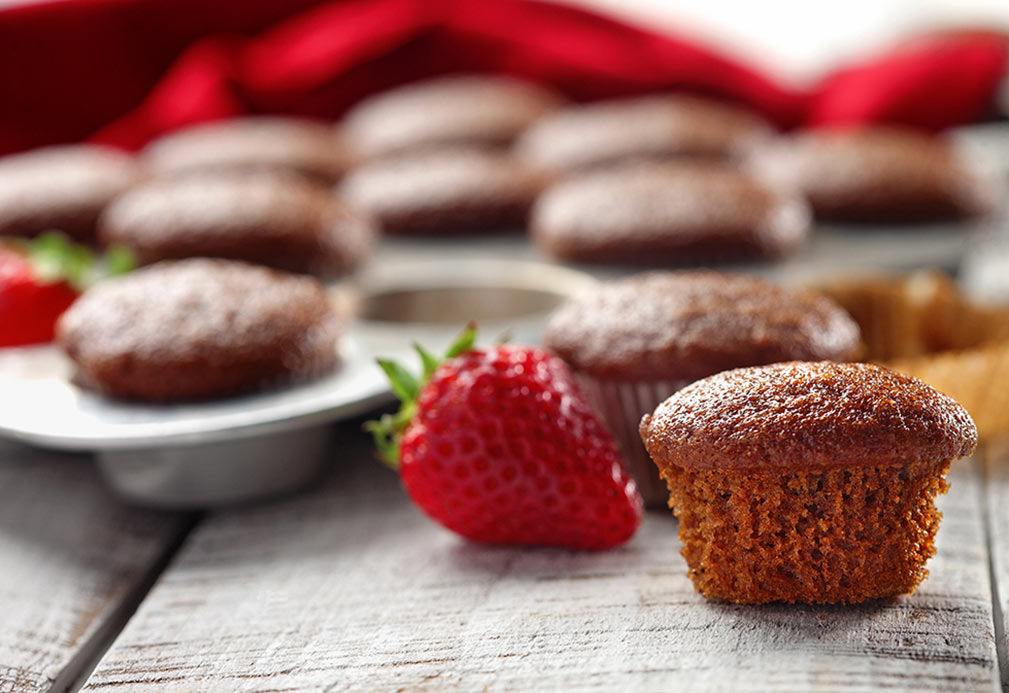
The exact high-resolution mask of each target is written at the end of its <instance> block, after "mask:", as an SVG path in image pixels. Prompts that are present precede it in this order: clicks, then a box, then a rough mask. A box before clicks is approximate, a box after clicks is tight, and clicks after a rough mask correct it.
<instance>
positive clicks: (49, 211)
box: [0, 144, 142, 241]
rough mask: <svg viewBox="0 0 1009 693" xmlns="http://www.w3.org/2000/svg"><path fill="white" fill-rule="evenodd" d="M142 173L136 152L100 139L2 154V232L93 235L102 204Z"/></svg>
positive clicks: (82, 237)
mask: <svg viewBox="0 0 1009 693" xmlns="http://www.w3.org/2000/svg"><path fill="white" fill-rule="evenodd" d="M141 177H142V173H141V170H140V168H139V167H138V166H137V164H136V163H135V161H134V158H133V157H132V156H130V155H129V154H126V153H125V152H121V151H119V150H118V149H112V148H109V147H102V146H98V145H89V144H74V145H61V146H56V147H45V148H43V149H36V150H34V151H30V152H25V153H23V154H13V155H10V156H5V157H3V158H2V159H0V236H12V235H13V236H33V235H35V234H38V233H41V232H42V231H48V230H50V229H57V230H60V231H63V232H64V233H66V234H68V235H70V236H72V237H74V238H77V239H78V240H84V241H93V240H94V232H95V229H94V226H95V220H96V219H97V218H98V215H99V214H100V213H101V210H102V208H103V207H104V206H105V205H106V204H107V203H108V202H109V200H111V199H112V198H113V197H115V196H116V195H118V194H119V193H121V192H122V191H123V190H125V189H127V188H128V187H130V186H131V185H133V184H134V183H136V182H137V181H138V180H139V179H140V178H141Z"/></svg>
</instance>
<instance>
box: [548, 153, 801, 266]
mask: <svg viewBox="0 0 1009 693" xmlns="http://www.w3.org/2000/svg"><path fill="white" fill-rule="evenodd" d="M530 223H531V231H532V236H533V240H534V242H535V243H536V244H537V245H538V246H539V247H540V248H541V249H542V250H544V251H545V252H546V253H548V254H549V255H551V256H553V257H555V258H559V259H562V260H570V261H575V262H585V263H602V264H618V265H619V264H623V265H628V264H650V265H657V264H687V263H693V262H712V261H723V260H744V259H758V260H762V259H775V258H780V257H783V256H785V255H788V254H789V253H791V252H793V251H794V250H796V249H797V248H798V247H799V246H800V245H801V244H802V242H803V241H804V240H805V239H806V237H807V235H808V233H809V224H810V214H809V209H808V206H807V205H806V203H805V202H804V201H803V200H802V199H801V198H800V197H799V196H798V195H795V194H792V193H790V192H785V191H781V190H777V189H774V188H771V187H768V186H766V185H764V184H762V183H760V182H759V181H757V180H756V179H754V178H752V177H750V176H748V175H746V174H744V173H740V172H738V171H735V170H732V169H729V168H725V167H721V166H714V165H708V164H686V163H681V164H671V163H670V164H641V163H639V164H627V165H622V166H619V167H612V168H607V169H604V170H600V171H594V172H591V173H586V174H582V175H579V176H575V177H572V178H569V179H567V180H563V181H561V182H560V183H557V184H555V185H554V186H552V187H550V188H549V189H547V190H546V192H544V193H543V194H542V195H541V196H540V198H539V199H538V200H537V201H536V204H535V206H534V208H533V211H532V217H531V222H530Z"/></svg>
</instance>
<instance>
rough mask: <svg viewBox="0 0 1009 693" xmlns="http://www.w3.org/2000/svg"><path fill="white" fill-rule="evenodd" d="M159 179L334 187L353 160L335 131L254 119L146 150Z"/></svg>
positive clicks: (195, 130) (181, 134)
mask: <svg viewBox="0 0 1009 693" xmlns="http://www.w3.org/2000/svg"><path fill="white" fill-rule="evenodd" d="M143 156H144V159H145V161H146V162H147V164H148V165H149V166H150V168H151V170H152V171H153V172H154V173H155V174H157V175H175V174H178V173H188V172H192V171H207V170H210V171H236V170H237V171H287V172H290V173H297V174H300V175H303V176H306V177H308V178H312V179H314V180H316V181H318V182H320V183H333V182H334V181H336V180H337V179H339V178H340V176H342V175H343V173H344V171H345V170H346V168H347V161H348V156H347V153H346V150H345V148H344V145H343V142H342V140H341V139H340V137H339V135H338V134H337V133H336V132H335V131H334V129H333V128H332V127H331V126H329V125H325V124H323V123H320V122H315V121H311V120H301V119H297V118H279V117H266V116H259V117H249V118H239V119H236V120H222V121H214V122H210V123H201V124H199V125H194V126H191V127H188V128H185V129H183V130H178V131H176V132H173V133H171V134H168V135H165V136H163V137H161V138H159V139H157V140H155V141H154V142H152V143H151V144H149V145H148V146H147V148H146V149H144V152H143Z"/></svg>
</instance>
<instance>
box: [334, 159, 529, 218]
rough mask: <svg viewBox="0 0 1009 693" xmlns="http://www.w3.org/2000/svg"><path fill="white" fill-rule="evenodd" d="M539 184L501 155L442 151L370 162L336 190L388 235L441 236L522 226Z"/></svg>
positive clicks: (523, 169)
mask: <svg viewBox="0 0 1009 693" xmlns="http://www.w3.org/2000/svg"><path fill="white" fill-rule="evenodd" d="M543 184H544V179H543V177H542V176H541V175H539V174H537V173H536V172H534V171H531V170H529V169H527V168H526V167H524V166H522V165H521V164H519V163H517V162H515V161H514V160H513V159H511V158H510V157H509V156H508V155H506V154H501V153H498V152H494V151H490V150H479V149H446V150H429V151H423V152H415V153H410V154H402V155H399V156H396V157H390V158H385V159H379V160H376V161H372V162H370V163H368V164H365V165H364V166H361V167H360V168H358V169H355V170H354V171H352V172H351V173H349V174H347V177H346V178H345V179H344V181H343V184H342V185H341V186H340V192H341V193H342V195H343V196H344V197H345V198H346V199H347V200H348V201H349V202H351V203H352V204H354V205H355V206H357V207H359V208H361V209H363V210H365V211H366V212H368V213H370V214H371V215H372V216H374V218H375V219H376V220H377V221H378V223H379V225H380V226H381V227H382V230H383V231H385V232H387V233H393V234H444V233H460V232H478V231H486V230H496V229H502V228H507V227H516V226H523V225H524V224H525V222H526V217H527V216H528V213H529V208H530V207H531V206H532V203H533V200H535V199H536V195H537V194H538V193H539V191H540V190H541V189H542V188H543Z"/></svg>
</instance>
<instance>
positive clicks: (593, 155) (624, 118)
mask: <svg viewBox="0 0 1009 693" xmlns="http://www.w3.org/2000/svg"><path fill="white" fill-rule="evenodd" d="M771 132H772V130H771V127H770V126H769V125H768V124H767V122H766V121H764V120H763V119H761V118H760V117H759V116H757V115H755V114H754V113H751V112H750V111H748V110H746V109H744V108H741V107H739V106H734V105H731V104H728V103H723V102H720V101H714V100H711V99H705V98H701V97H696V96H687V95H682V94H678V95H672V96H670V95H666V96H648V97H643V98H633V99H621V100H617V101H604V102H599V103H594V104H588V105H577V106H569V107H567V108H563V109H560V110H558V111H556V112H555V113H552V114H550V115H548V116H546V117H544V118H542V119H541V120H539V121H537V122H536V123H535V124H533V125H532V126H531V127H530V128H529V129H528V130H526V131H525V132H524V133H523V134H522V136H521V137H519V139H518V140H517V141H516V143H515V151H516V153H517V154H518V155H519V156H520V157H521V158H523V159H526V160H528V161H530V162H531V163H533V164H534V165H537V166H541V167H544V168H549V169H558V170H569V169H576V168H584V167H589V166H599V165H602V164H610V163H613V162H616V161H620V160H626V159H638V158H645V159H665V158H670V157H685V156H686V157H704V158H716V159H719V158H726V157H731V156H734V155H737V154H742V153H744V152H745V150H747V149H748V148H749V147H750V146H752V145H753V144H754V143H755V142H757V141H760V140H762V139H765V138H766V137H768V136H769V135H770V134H771Z"/></svg>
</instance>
